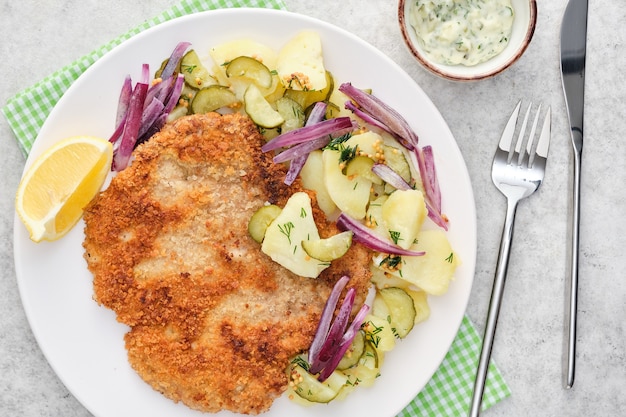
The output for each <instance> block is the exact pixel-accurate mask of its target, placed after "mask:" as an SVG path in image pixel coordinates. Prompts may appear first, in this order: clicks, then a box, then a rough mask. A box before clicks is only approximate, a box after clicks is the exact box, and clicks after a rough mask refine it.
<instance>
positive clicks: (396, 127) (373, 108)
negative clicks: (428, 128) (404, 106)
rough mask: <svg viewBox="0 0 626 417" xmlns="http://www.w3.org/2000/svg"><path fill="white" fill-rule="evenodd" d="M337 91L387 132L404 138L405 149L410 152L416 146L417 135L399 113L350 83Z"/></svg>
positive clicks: (344, 84)
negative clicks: (376, 121)
mask: <svg viewBox="0 0 626 417" xmlns="http://www.w3.org/2000/svg"><path fill="white" fill-rule="evenodd" d="M339 91H341V92H342V93H344V94H345V95H347V96H348V97H350V98H351V99H352V100H353V101H354V102H355V103H356V104H357V105H358V106H359V107H360V108H361V109H362V110H363V111H364V112H365V113H367V114H369V115H370V116H371V117H373V118H374V119H376V120H378V121H379V122H380V123H381V124H383V125H385V126H387V130H390V131H391V132H393V133H395V134H396V135H397V136H399V137H401V138H404V143H403V144H404V145H405V146H406V147H407V149H409V150H412V149H413V148H415V147H416V146H417V143H418V137H417V134H415V132H414V131H413V129H411V126H409V124H408V122H407V121H406V120H405V119H404V117H402V115H401V114H400V113H398V112H397V111H396V110H395V109H393V108H391V107H390V106H388V105H387V104H386V103H384V102H383V101H382V100H380V99H379V98H378V97H376V96H374V95H372V94H368V93H366V92H364V91H362V90H359V89H358V88H356V87H354V86H353V85H352V84H351V83H343V84H341V85H340V86H339Z"/></svg>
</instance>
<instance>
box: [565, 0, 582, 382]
mask: <svg viewBox="0 0 626 417" xmlns="http://www.w3.org/2000/svg"><path fill="white" fill-rule="evenodd" d="M587 9H588V0H570V1H569V2H568V4H567V6H566V8H565V13H564V15H563V22H562V23H561V81H562V83H563V92H564V94H565V103H566V106H567V113H568V118H569V124H570V136H571V140H572V147H573V149H574V181H573V193H572V194H573V196H572V197H573V213H572V224H571V228H572V231H571V264H570V268H571V269H570V281H569V286H570V287H569V292H568V294H569V306H568V307H569V308H568V310H567V316H568V317H567V348H566V352H565V357H566V363H565V372H564V379H565V381H564V385H565V388H567V389H569V388H572V386H573V385H574V374H575V367H576V366H575V365H576V315H577V314H576V313H577V310H578V253H579V225H580V174H581V159H582V150H583V115H584V104H585V61H586V56H587V15H588V10H587Z"/></svg>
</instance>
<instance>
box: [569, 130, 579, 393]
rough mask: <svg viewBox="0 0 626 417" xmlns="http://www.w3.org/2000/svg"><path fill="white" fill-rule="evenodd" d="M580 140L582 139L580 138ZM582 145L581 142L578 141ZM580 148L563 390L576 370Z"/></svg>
mask: <svg viewBox="0 0 626 417" xmlns="http://www.w3.org/2000/svg"><path fill="white" fill-rule="evenodd" d="M572 133H574V132H572ZM581 139H582V138H581ZM580 143H581V145H582V140H581V141H580ZM581 155H582V146H580V147H577V146H576V144H574V192H573V215H572V248H571V249H572V254H571V261H572V264H571V276H570V283H569V284H570V288H569V309H568V325H567V326H568V327H567V330H568V331H567V353H566V357H567V364H566V373H565V388H567V389H570V388H572V387H573V386H574V374H575V368H576V316H577V311H578V254H579V228H580V227H579V226H580V171H581Z"/></svg>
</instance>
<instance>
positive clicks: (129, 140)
mask: <svg viewBox="0 0 626 417" xmlns="http://www.w3.org/2000/svg"><path fill="white" fill-rule="evenodd" d="M149 71H150V69H149V67H148V65H147V64H144V65H143V68H142V75H141V81H139V82H138V83H137V84H135V88H134V89H133V93H132V95H131V97H130V102H129V105H128V115H127V117H126V123H125V124H124V131H123V132H122V135H121V137H120V139H119V147H118V148H117V152H114V153H115V155H113V164H112V167H113V169H114V170H116V171H121V170H123V169H124V168H126V167H127V166H128V163H129V162H130V156H131V153H132V151H133V149H134V147H135V143H136V142H137V139H138V137H139V129H140V128H141V116H142V114H143V105H144V102H145V99H146V94H147V92H148V79H149V76H150V72H149Z"/></svg>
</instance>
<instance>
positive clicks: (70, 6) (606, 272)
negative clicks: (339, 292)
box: [0, 0, 626, 417]
mask: <svg viewBox="0 0 626 417" xmlns="http://www.w3.org/2000/svg"><path fill="white" fill-rule="evenodd" d="M176 3H177V1H175V0H148V1H142V2H123V1H119V0H116V1H111V2H97V1H79V0H62V1H58V2H53V3H52V2H51V3H47V2H44V3H42V2H40V1H36V0H23V1H20V2H9V1H6V0H5V1H3V2H1V3H0V39H2V42H0V56H2V81H1V82H0V103H1V104H2V105H4V104H5V103H6V101H7V99H8V98H9V97H11V96H13V95H14V94H15V93H17V92H18V91H20V90H22V89H24V88H26V87H28V86H30V85H31V84H33V83H34V82H36V81H39V80H41V79H42V78H43V77H45V76H46V75H48V74H50V73H51V72H52V71H54V70H56V69H58V68H60V67H62V66H63V65H65V64H68V63H70V62H72V61H73V60H74V59H76V58H78V57H80V56H82V55H83V54H86V53H88V52H90V51H91V50H93V49H94V48H96V47H98V46H100V45H102V44H104V43H106V42H107V41H109V40H111V39H112V38H114V37H116V36H117V35H119V34H121V33H123V32H126V31H127V30H128V29H130V28H132V27H135V26H136V25H138V24H140V23H141V22H143V21H144V20H146V19H148V18H151V17H154V16H156V15H157V14H158V13H159V12H160V11H161V10H164V9H165V8H167V7H170V6H172V5H174V4H176ZM285 3H286V4H287V6H288V9H289V10H291V11H294V12H297V13H303V14H306V15H309V16H313V17H316V18H319V19H321V20H325V21H328V22H330V23H333V24H335V25H338V26H341V27H343V28H345V29H347V30H349V31H351V32H353V33H354V34H356V35H357V36H359V37H361V38H362V39H364V40H365V41H367V42H369V43H371V44H372V45H374V46H375V47H377V48H379V49H380V50H382V51H384V52H385V53H386V54H388V55H389V56H390V57H391V58H392V59H393V60H394V61H396V62H397V63H398V64H399V65H400V66H402V67H403V68H404V69H405V70H406V71H407V72H408V73H409V74H410V75H411V76H412V77H413V78H414V79H415V81H416V82H417V83H418V84H419V85H420V86H421V87H422V89H423V90H425V92H426V93H427V94H428V95H429V96H430V98H431V99H432V100H433V102H434V103H435V105H436V106H437V107H438V108H439V109H440V111H441V113H442V114H443V117H444V118H445V119H446V121H447V122H448V124H449V126H450V128H451V130H452V132H453V134H454V135H455V137H456V139H457V142H458V144H459V147H460V148H461V151H462V153H463V155H464V158H465V160H466V163H467V166H468V169H469V173H470V176H471V179H472V183H473V187H474V193H475V198H476V205H477V213H478V258H477V265H476V277H475V281H474V286H473V290H472V293H471V299H470V303H469V307H468V314H469V316H470V317H471V319H472V320H473V321H474V323H475V324H476V326H477V327H478V329H479V331H480V332H481V333H482V329H483V327H484V322H485V319H486V313H487V306H488V303H489V296H490V292H491V283H492V280H493V274H494V268H495V263H496V256H497V250H498V245H499V241H500V233H501V225H502V222H503V219H504V213H505V200H504V198H503V197H502V196H501V195H500V194H499V192H498V191H497V190H496V189H495V187H494V186H493V185H492V183H491V178H490V166H491V159H492V155H493V150H494V146H495V144H496V142H497V140H498V137H499V134H500V130H501V129H502V126H503V123H504V122H505V120H506V117H507V114H508V113H509V112H510V110H511V109H512V107H513V106H514V104H515V103H516V102H517V101H518V100H519V99H521V98H524V99H532V100H534V101H542V102H544V103H545V104H549V105H551V106H552V110H553V125H552V129H553V136H552V144H551V155H550V161H549V165H548V169H547V174H546V178H545V182H544V184H543V185H542V188H541V189H540V190H539V192H538V194H536V195H535V196H533V197H532V198H530V199H527V200H525V201H523V202H522V203H521V204H520V206H519V210H518V214H517V224H516V235H515V240H514V244H513V251H512V255H511V261H510V267H509V278H508V281H507V285H506V291H505V296H504V302H503V307H502V310H501V314H500V321H499V326H498V334H497V336H496V340H495V347H494V352H493V358H494V359H495V361H496V362H497V364H498V366H499V368H500V370H501V371H502V374H503V376H504V378H505V379H506V381H507V383H508V384H509V386H510V388H511V391H512V395H511V397H509V398H507V399H506V400H504V401H503V402H501V403H500V404H498V405H496V406H495V407H493V408H491V409H490V410H488V411H487V412H485V413H484V415H485V416H491V417H498V416H507V417H515V416H562V415H569V416H618V415H624V413H625V412H626V395H624V389H625V388H626V356H625V354H626V332H625V330H626V324H625V323H626V321H625V320H624V319H625V318H626V280H625V279H624V278H625V272H624V271H626V257H624V256H623V255H622V253H621V251H622V250H623V249H624V247H625V246H624V236H626V218H625V216H624V214H625V212H624V208H625V207H626V191H624V188H623V186H624V184H626V158H625V157H626V142H625V141H624V140H623V137H622V136H623V134H624V133H623V132H625V131H626V122H625V118H624V113H625V112H626V108H625V106H626V104H625V103H626V75H625V74H626V72H625V71H624V68H626V31H625V30H624V28H623V22H624V21H625V20H626V3H625V2H623V1H615V2H598V1H591V2H590V12H589V35H588V39H589V43H588V48H587V51H588V57H587V80H586V107H585V133H586V143H585V148H584V156H583V169H582V195H583V203H582V219H581V231H580V234H581V241H580V256H581V257H580V298H579V321H578V356H577V377H576V384H575V386H574V388H573V389H571V390H565V389H563V385H562V358H563V339H564V337H563V334H564V320H565V319H564V316H565V314H564V312H565V309H566V305H565V294H566V285H567V281H568V278H567V276H568V258H569V254H568V253H569V249H568V248H569V242H568V238H569V234H570V232H569V212H570V209H571V205H572V204H571V183H572V173H571V172H572V169H571V168H572V151H571V149H570V139H569V136H568V135H569V133H568V132H569V128H568V122H567V115H566V111H565V103H564V99H563V94H562V89H561V81H560V74H559V47H558V45H559V32H560V23H561V17H562V14H563V11H564V9H565V5H566V0H552V1H548V0H538V3H539V4H538V10H539V14H538V16H539V17H538V25H537V30H536V32H535V35H534V39H533V41H532V43H531V45H530V47H529V49H528V50H527V52H526V53H525V55H524V56H523V57H522V59H521V60H520V61H519V62H518V63H516V64H515V66H514V67H513V68H511V69H510V70H508V71H506V72H505V73H503V74H501V75H499V76H497V77H495V78H493V79H490V80H487V81H482V82H479V83H470V84H458V83H452V82H449V81H445V80H442V79H438V78H436V77H434V76H432V75H430V74H429V73H427V72H425V71H424V70H423V69H421V68H419V67H418V66H417V64H416V63H415V62H414V61H413V59H412V58H411V56H410V55H409V53H408V51H407V49H406V48H405V46H404V44H403V43H402V40H401V36H400V32H399V29H398V25H397V20H396V2H394V1H390V0H361V1H359V0H343V1H333V2H330V1H318V2H306V3H305V2H301V1H296V0H286V1H285ZM620 132H621V133H620ZM0 136H1V138H0V154H1V155H2V160H3V163H2V164H1V165H0V170H1V176H2V178H3V180H2V182H1V185H0V189H1V192H2V198H0V204H1V205H2V206H1V209H0V216H1V217H0V219H1V220H0V247H1V250H2V253H1V258H0V262H1V264H0V269H1V271H2V273H1V274H0V335H1V337H0V410H2V411H1V412H0V414H2V415H6V416H65V417H69V416H88V415H90V413H89V412H88V411H87V410H86V409H84V408H83V407H82V406H81V404H80V403H79V402H78V401H77V400H76V399H74V397H73V396H72V395H71V393H70V392H68V390H67V389H66V388H65V387H64V386H63V384H62V383H61V382H60V381H59V379H58V378H57V377H56V375H55V373H54V372H53V370H52V369H51V368H50V366H49V365H48V363H47V362H46V360H45V358H44V356H43V355H42V353H41V351H40V349H39V347H38V345H37V343H36V341H35V338H34V336H33V334H32V333H31V330H30V328H29V325H28V322H27V320H26V316H25V314H24V310H23V307H22V304H21V301H20V296H19V292H18V288H17V283H16V276H15V269H14V265H13V238H12V233H13V218H14V204H13V199H14V195H15V190H16V188H17V184H18V182H19V178H20V175H21V172H22V169H23V165H24V161H25V160H24V157H23V155H22V154H21V153H20V151H19V149H18V147H17V145H16V143H15V140H14V137H13V134H12V132H11V130H10V129H9V127H8V125H7V122H6V120H5V119H4V118H3V117H2V118H0Z"/></svg>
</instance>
